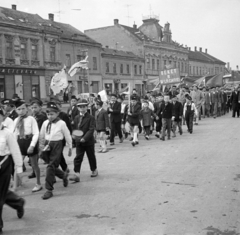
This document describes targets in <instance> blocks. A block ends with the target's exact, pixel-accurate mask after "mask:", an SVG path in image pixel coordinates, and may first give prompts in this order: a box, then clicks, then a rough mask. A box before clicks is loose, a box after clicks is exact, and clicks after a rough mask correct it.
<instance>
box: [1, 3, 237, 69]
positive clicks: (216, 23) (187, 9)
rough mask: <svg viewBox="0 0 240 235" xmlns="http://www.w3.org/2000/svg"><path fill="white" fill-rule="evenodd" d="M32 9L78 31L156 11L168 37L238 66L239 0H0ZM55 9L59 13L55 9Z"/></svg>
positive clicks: (139, 20)
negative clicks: (51, 16)
mask: <svg viewBox="0 0 240 235" xmlns="http://www.w3.org/2000/svg"><path fill="white" fill-rule="evenodd" d="M11 4H16V5H17V9H18V10H20V11H26V12H29V13H34V14H38V15H40V16H41V17H43V18H46V19H47V18H48V13H53V14H54V16H55V20H56V21H60V22H62V23H68V24H71V25H73V26H74V27H76V28H78V29H79V30H81V31H82V32H83V31H84V30H86V29H92V28H98V27H105V26H110V25H113V20H114V19H119V23H120V24H123V25H128V26H132V25H133V24H134V22H135V23H136V24H137V26H140V25H141V24H142V17H143V16H147V15H150V14H153V15H157V16H159V20H160V21H159V23H160V25H161V26H164V24H165V23H166V22H169V23H170V28H171V30H172V38H173V40H174V41H177V42H179V43H180V44H183V45H187V46H188V47H191V49H192V50H194V48H195V46H196V47H197V48H198V50H199V47H202V48H203V50H204V51H205V48H207V50H208V53H209V54H210V55H212V56H214V57H216V58H218V59H220V60H222V61H224V62H226V63H227V62H230V66H231V68H232V69H236V66H237V65H239V66H240V27H239V24H240V0H148V1H146V0H11V1H9V0H8V1H6V0H0V6H2V7H8V8H11ZM59 12H60V14H59Z"/></svg>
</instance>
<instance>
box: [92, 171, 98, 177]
mask: <svg viewBox="0 0 240 235" xmlns="http://www.w3.org/2000/svg"><path fill="white" fill-rule="evenodd" d="M97 176H98V170H97V169H96V170H95V171H92V174H91V177H97Z"/></svg>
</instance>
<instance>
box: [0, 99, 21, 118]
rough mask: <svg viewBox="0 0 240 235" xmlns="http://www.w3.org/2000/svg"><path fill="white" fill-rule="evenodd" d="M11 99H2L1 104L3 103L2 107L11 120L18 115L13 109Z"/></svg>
mask: <svg viewBox="0 0 240 235" xmlns="http://www.w3.org/2000/svg"><path fill="white" fill-rule="evenodd" d="M14 102H15V101H13V100H10V99H4V100H2V102H1V104H2V105H3V109H4V111H5V113H6V116H7V117H9V118H11V119H12V120H13V121H14V120H15V119H16V118H17V117H18V114H17V112H16V111H15V105H14Z"/></svg>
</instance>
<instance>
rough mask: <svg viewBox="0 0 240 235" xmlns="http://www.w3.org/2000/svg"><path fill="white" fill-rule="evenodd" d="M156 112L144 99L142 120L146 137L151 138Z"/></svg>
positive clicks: (141, 112) (141, 113)
mask: <svg viewBox="0 0 240 235" xmlns="http://www.w3.org/2000/svg"><path fill="white" fill-rule="evenodd" d="M154 117H155V114H154V112H153V111H152V110H151V109H150V108H149V105H148V101H147V100H145V101H143V108H142V110H141V111H140V120H141V122H142V126H143V128H144V131H145V139H146V140H149V135H150V127H151V125H152V120H153V119H154Z"/></svg>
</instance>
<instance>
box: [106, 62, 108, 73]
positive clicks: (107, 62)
mask: <svg viewBox="0 0 240 235" xmlns="http://www.w3.org/2000/svg"><path fill="white" fill-rule="evenodd" d="M106 73H109V62H107V63H106Z"/></svg>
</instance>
